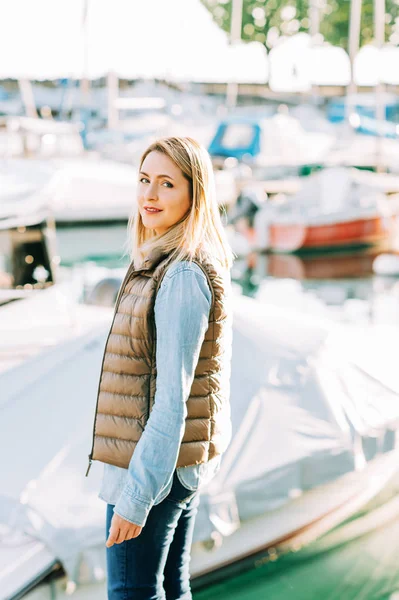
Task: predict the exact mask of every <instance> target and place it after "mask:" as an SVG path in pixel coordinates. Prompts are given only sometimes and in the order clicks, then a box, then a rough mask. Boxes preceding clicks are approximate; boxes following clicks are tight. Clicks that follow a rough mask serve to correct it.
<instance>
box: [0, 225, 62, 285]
mask: <svg viewBox="0 0 399 600" xmlns="http://www.w3.org/2000/svg"><path fill="white" fill-rule="evenodd" d="M46 238H47V235H46V230H45V228H43V226H42V225H34V226H32V225H28V226H25V225H23V226H21V225H20V226H16V227H7V228H1V229H0V289H12V288H25V289H32V288H41V287H47V286H48V285H51V284H52V282H53V272H52V265H51V261H50V256H49V252H48V240H47V239H46Z"/></svg>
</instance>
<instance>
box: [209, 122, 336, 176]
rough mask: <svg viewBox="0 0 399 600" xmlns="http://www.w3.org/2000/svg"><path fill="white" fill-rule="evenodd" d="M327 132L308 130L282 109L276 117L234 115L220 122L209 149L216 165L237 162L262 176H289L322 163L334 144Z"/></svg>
mask: <svg viewBox="0 0 399 600" xmlns="http://www.w3.org/2000/svg"><path fill="white" fill-rule="evenodd" d="M334 141H335V139H334V136H333V135H331V134H330V133H325V132H307V131H305V130H304V129H303V128H302V126H301V124H300V122H299V120H298V119H296V118H294V117H292V116H290V115H289V114H286V113H285V112H281V111H280V112H278V113H277V114H275V115H273V116H272V117H268V118H262V117H261V116H245V115H231V116H229V117H226V118H224V119H222V120H221V121H220V122H219V124H218V125H217V128H216V132H215V134H214V137H213V139H212V140H211V142H210V144H209V147H208V151H209V153H210V155H211V157H212V161H213V164H214V166H215V167H216V168H224V167H225V166H228V165H229V164H230V163H234V161H236V162H239V163H243V164H245V165H247V166H249V167H250V168H251V173H252V176H253V177H254V178H255V179H256V180H259V179H260V180H261V179H278V180H280V179H283V180H284V179H288V178H291V177H297V176H300V175H304V174H308V173H309V172H310V171H311V170H312V169H314V168H317V167H319V166H320V165H322V164H323V163H324V161H325V159H326V157H327V155H328V152H329V150H330V149H331V148H332V146H333V144H334Z"/></svg>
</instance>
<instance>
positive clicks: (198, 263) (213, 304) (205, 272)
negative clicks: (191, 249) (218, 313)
mask: <svg viewBox="0 0 399 600" xmlns="http://www.w3.org/2000/svg"><path fill="white" fill-rule="evenodd" d="M193 262H195V264H196V265H198V266H199V268H200V269H201V270H202V272H203V273H204V275H205V277H206V278H207V281H208V284H209V288H210V290H211V294H212V304H211V310H210V312H212V311H213V310H214V308H215V291H214V289H213V285H212V281H211V278H210V277H209V275H208V271H207V270H206V269H205V268H204V267H203V266H202V265H201V263H200V262H198V261H197V260H195V259H193Z"/></svg>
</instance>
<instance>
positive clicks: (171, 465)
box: [114, 261, 212, 527]
mask: <svg viewBox="0 0 399 600" xmlns="http://www.w3.org/2000/svg"><path fill="white" fill-rule="evenodd" d="M211 301H212V296H211V290H210V288H209V284H208V281H207V278H206V276H205V274H204V273H203V271H202V270H201V269H200V267H198V265H196V264H195V263H191V264H190V263H189V262H187V261H182V262H179V263H176V264H174V265H172V266H171V267H170V268H169V270H168V271H167V273H166V274H165V276H164V278H163V281H162V283H161V286H160V288H159V290H158V294H157V297H156V301H155V324H156V332H157V340H156V344H157V345H156V364H157V378H156V392H155V399H154V405H153V408H152V410H151V414H150V416H149V418H148V421H147V423H146V426H145V429H144V431H143V433H142V435H141V437H140V439H139V441H138V443H137V446H136V448H135V451H134V453H133V455H132V458H131V460H130V464H129V468H128V474H127V479H126V483H125V486H124V489H123V491H122V493H121V495H120V497H119V499H118V502H117V504H116V505H115V507H114V513H116V514H117V515H119V516H120V517H122V518H123V519H125V520H126V521H129V522H130V523H134V524H136V525H139V526H141V527H142V526H144V524H145V522H146V520H147V516H148V513H149V511H150V509H151V507H152V506H153V504H154V502H155V500H156V499H157V497H158V496H159V495H160V494H161V493H162V492H163V490H164V489H165V488H166V486H167V485H168V484H169V482H170V480H171V478H172V476H173V472H174V469H175V468H176V464H177V459H178V455H179V451H180V444H181V441H182V438H183V435H184V431H185V420H186V416H187V406H186V402H187V399H188V397H189V395H190V391H191V386H192V383H193V379H194V373H195V369H196V366H197V363H198V359H199V354H200V350H201V346H202V342H203V340H204V336H205V333H206V330H207V329H208V324H209V312H210V309H211Z"/></svg>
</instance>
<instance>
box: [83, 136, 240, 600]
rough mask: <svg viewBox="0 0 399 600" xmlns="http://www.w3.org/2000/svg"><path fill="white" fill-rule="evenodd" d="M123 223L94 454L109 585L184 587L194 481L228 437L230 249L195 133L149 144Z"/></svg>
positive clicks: (174, 592)
mask: <svg viewBox="0 0 399 600" xmlns="http://www.w3.org/2000/svg"><path fill="white" fill-rule="evenodd" d="M129 225H130V226H129V230H130V231H129V239H130V243H131V258H132V261H131V264H130V266H129V268H128V270H127V273H126V276H125V279H124V281H123V282H122V284H121V287H120V290H119V293H118V298H117V300H116V304H115V313H114V319H113V322H112V325H111V328H110V333H109V336H108V340H107V343H106V346H105V352H104V359H103V364H102V369H101V375H100V383H99V391H98V398H97V406H96V414H95V419H94V427H93V445H92V450H91V453H90V454H89V459H90V464H91V461H92V460H100V461H102V462H103V463H104V474H103V481H102V486H101V490H100V492H99V497H100V498H101V499H103V500H104V501H105V502H107V521H106V535H107V541H106V552H107V575H108V577H107V582H108V599H109V600H118V599H124V600H125V599H132V600H150V599H151V600H165V599H166V600H189V599H191V591H190V581H189V561H190V550H191V543H192V537H193V529H194V521H195V516H196V513H197V510H198V504H199V493H200V489H201V488H202V487H203V486H204V485H205V484H206V483H207V482H209V481H210V480H211V479H212V477H213V476H214V475H215V474H216V472H217V471H218V469H219V466H220V459H221V456H222V454H223V452H224V451H225V450H226V448H227V446H228V444H229V442H230V439H231V420H230V405H229V392H230V363H231V341H232V311H231V281H230V268H231V265H232V261H233V254H232V252H231V249H230V247H229V244H228V242H227V239H226V236H225V232H224V229H223V226H222V223H221V219H220V214H219V209H218V205H217V202H216V198H215V190H214V179H213V171H212V165H211V161H210V158H209V155H208V153H207V152H206V150H205V149H204V148H203V147H202V146H201V145H200V144H198V143H197V142H196V141H194V140H193V139H191V138H177V137H172V138H165V139H161V140H158V141H157V142H155V143H153V144H152V145H151V146H150V147H149V148H147V150H146V151H145V152H144V154H143V156H142V159H141V162H140V173H139V184H138V195H137V209H136V212H135V214H134V215H133V217H132V219H131V221H130V224H129ZM90 464H89V468H90Z"/></svg>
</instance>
